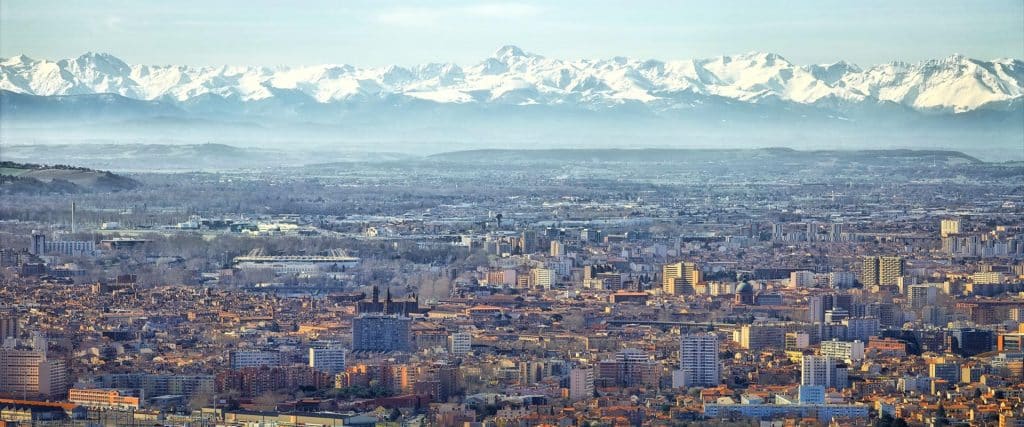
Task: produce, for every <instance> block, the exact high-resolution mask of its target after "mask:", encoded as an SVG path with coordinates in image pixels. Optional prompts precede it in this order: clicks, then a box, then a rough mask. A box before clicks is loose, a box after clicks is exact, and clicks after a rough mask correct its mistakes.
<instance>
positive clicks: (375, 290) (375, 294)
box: [373, 285, 380, 304]
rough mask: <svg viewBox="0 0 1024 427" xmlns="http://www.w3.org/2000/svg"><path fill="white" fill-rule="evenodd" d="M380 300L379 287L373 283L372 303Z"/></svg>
mask: <svg viewBox="0 0 1024 427" xmlns="http://www.w3.org/2000/svg"><path fill="white" fill-rule="evenodd" d="M379 302H380V288H378V287H377V285H373V303H374V304H377V303H379Z"/></svg>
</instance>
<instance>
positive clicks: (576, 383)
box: [569, 368, 594, 401]
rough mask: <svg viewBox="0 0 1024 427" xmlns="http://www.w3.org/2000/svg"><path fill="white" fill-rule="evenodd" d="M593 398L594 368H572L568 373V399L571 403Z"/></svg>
mask: <svg viewBox="0 0 1024 427" xmlns="http://www.w3.org/2000/svg"><path fill="white" fill-rule="evenodd" d="M592 397H594V368H573V369H572V370H571V371H569V399H570V400H572V401H577V400H584V399H590V398H592Z"/></svg>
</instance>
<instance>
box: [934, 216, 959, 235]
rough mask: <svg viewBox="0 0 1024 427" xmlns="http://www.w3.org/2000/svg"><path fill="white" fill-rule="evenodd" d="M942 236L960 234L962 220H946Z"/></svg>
mask: <svg viewBox="0 0 1024 427" xmlns="http://www.w3.org/2000/svg"><path fill="white" fill-rule="evenodd" d="M939 234H940V236H942V237H949V236H950V235H953V234H960V218H954V219H944V220H942V223H941V230H940V233H939Z"/></svg>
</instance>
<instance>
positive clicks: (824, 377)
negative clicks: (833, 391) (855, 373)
mask: <svg viewBox="0 0 1024 427" xmlns="http://www.w3.org/2000/svg"><path fill="white" fill-rule="evenodd" d="M847 382H848V376H847V371H846V366H845V365H842V364H841V363H840V361H839V359H838V358H835V357H831V356H811V355H804V357H803V360H801V363H800V385H818V386H822V387H825V388H829V387H835V388H837V389H842V388H846V386H847Z"/></svg>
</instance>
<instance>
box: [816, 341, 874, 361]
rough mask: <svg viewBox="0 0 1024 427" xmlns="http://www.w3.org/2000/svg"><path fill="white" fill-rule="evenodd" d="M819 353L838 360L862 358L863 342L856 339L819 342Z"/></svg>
mask: <svg viewBox="0 0 1024 427" xmlns="http://www.w3.org/2000/svg"><path fill="white" fill-rule="evenodd" d="M821 355H822V356H828V357H834V358H836V359H840V360H849V361H856V360H864V342H863V341H860V340H856V341H839V340H836V339H832V340H831V341H822V342H821Z"/></svg>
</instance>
